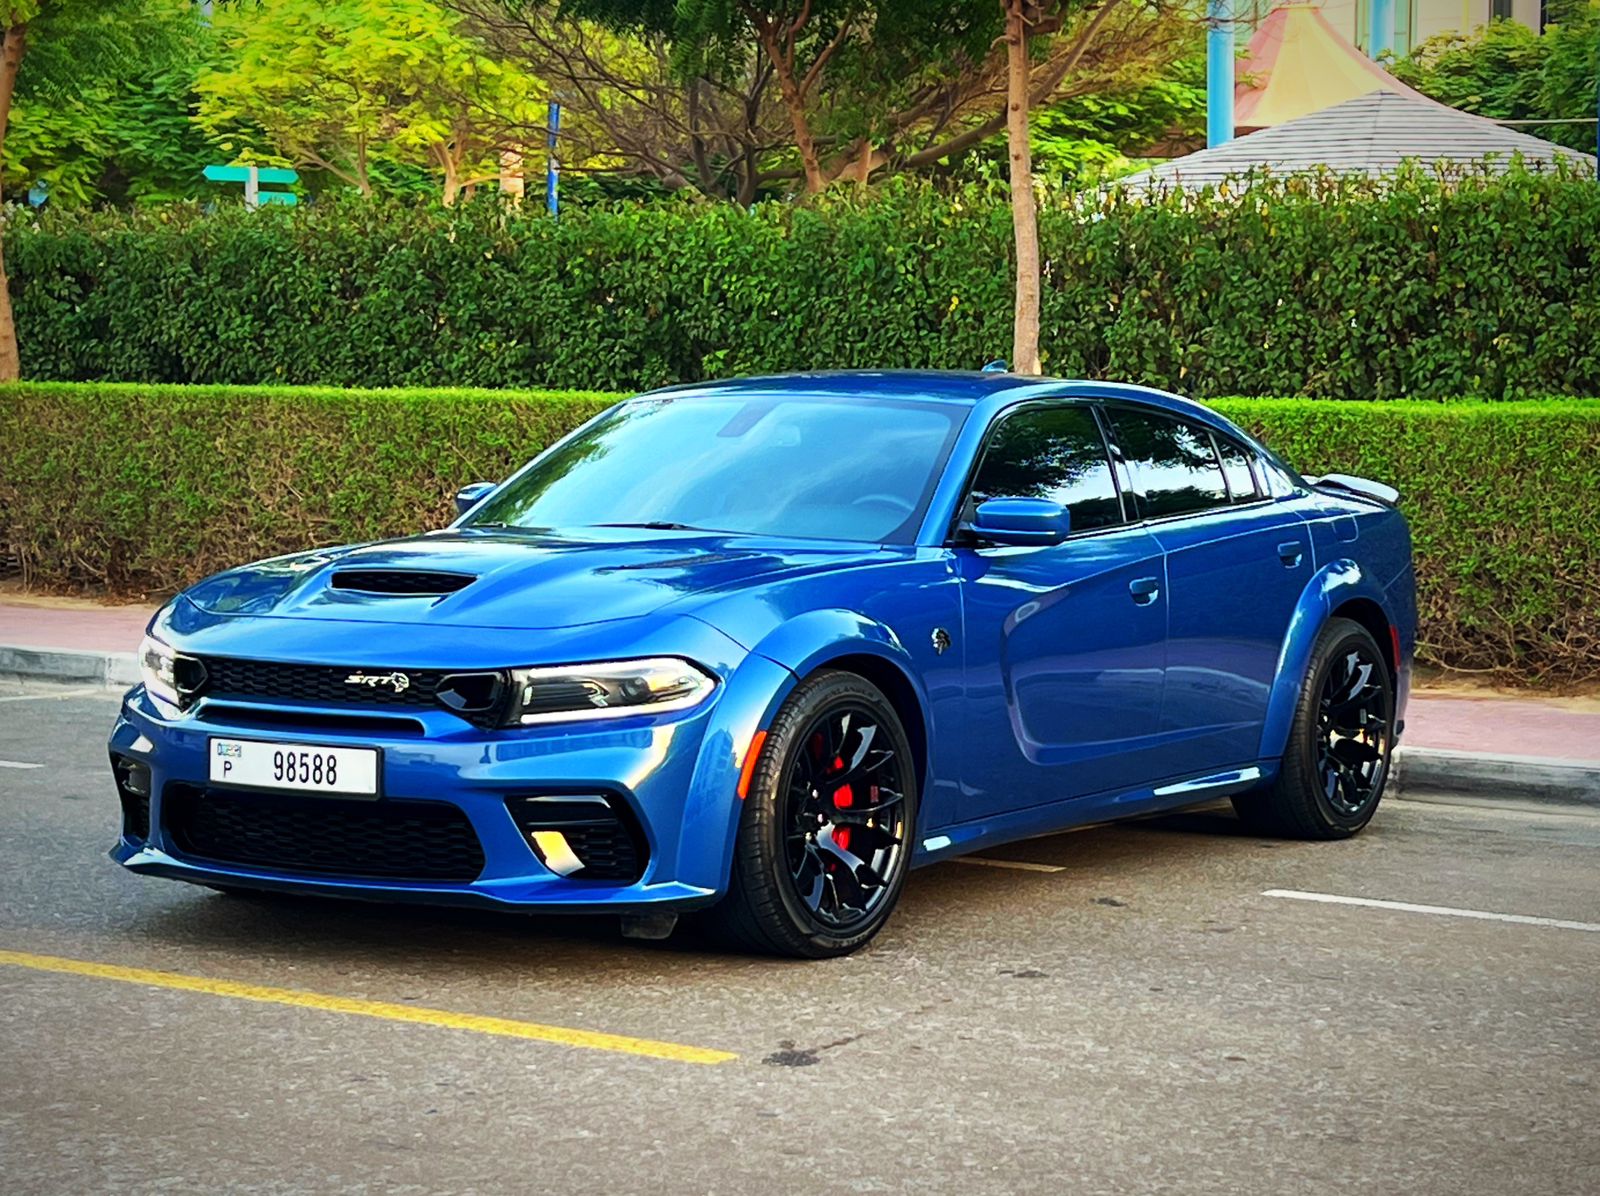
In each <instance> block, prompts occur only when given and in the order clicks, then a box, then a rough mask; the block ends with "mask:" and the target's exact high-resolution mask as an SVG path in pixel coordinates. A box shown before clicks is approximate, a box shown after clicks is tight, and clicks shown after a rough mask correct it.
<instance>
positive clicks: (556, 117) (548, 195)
mask: <svg viewBox="0 0 1600 1196" xmlns="http://www.w3.org/2000/svg"><path fill="white" fill-rule="evenodd" d="M560 131H561V105H560V104H559V103H557V102H556V101H555V100H551V101H550V138H549V141H548V146H549V150H550V161H549V164H548V165H547V166H546V168H545V174H544V206H545V207H546V208H548V209H549V210H550V215H552V216H559V215H560V214H561V193H560V187H561V161H560V159H559V158H557V157H556V134H557V133H559V132H560Z"/></svg>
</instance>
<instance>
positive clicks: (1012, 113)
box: [1000, 0, 1040, 374]
mask: <svg viewBox="0 0 1600 1196" xmlns="http://www.w3.org/2000/svg"><path fill="white" fill-rule="evenodd" d="M1000 6H1001V9H1002V10H1003V11H1004V13H1005V18H1006V33H1005V38H1006V92H1007V98H1006V141H1007V143H1008V145H1009V148H1010V153H1011V227H1012V231H1013V233H1014V234H1015V237H1016V245H1017V306H1016V315H1015V319H1014V321H1013V324H1012V332H1011V368H1012V370H1013V371H1014V372H1016V373H1018V374H1037V373H1039V372H1040V367H1039V213H1038V207H1037V204H1036V203H1035V201H1034V196H1033V150H1032V148H1031V147H1030V146H1029V144H1028V108H1029V97H1028V90H1029V84H1030V82H1031V77H1032V72H1031V71H1030V69H1029V62H1028V22H1027V16H1026V12H1025V9H1026V7H1027V0H1000Z"/></svg>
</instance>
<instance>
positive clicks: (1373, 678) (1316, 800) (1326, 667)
mask: <svg viewBox="0 0 1600 1196" xmlns="http://www.w3.org/2000/svg"><path fill="white" fill-rule="evenodd" d="M1393 746H1394V683H1393V680H1392V679H1391V677H1390V675H1389V665H1388V662H1387V661H1385V660H1384V658H1383V652H1382V650H1381V649H1380V648H1379V647H1378V642H1377V641H1376V640H1375V639H1373V638H1372V634H1371V633H1370V632H1369V631H1367V629H1366V628H1365V627H1363V626H1361V624H1359V623H1356V622H1353V621H1352V620H1350V619H1330V620H1329V621H1328V624H1327V626H1326V627H1324V628H1323V629H1322V631H1321V633H1320V634H1319V635H1318V636H1317V642H1316V645H1315V646H1314V647H1313V648H1312V651H1311V661H1310V664H1309V665H1308V667H1307V669H1306V675H1305V678H1304V680H1303V681H1302V682H1301V685H1300V694H1299V698H1298V701H1297V704H1296V706H1295V714H1294V722H1293V724H1292V726H1291V727H1290V730H1289V742H1288V743H1287V744H1286V745H1285V747H1284V752H1283V763H1282V765H1281V766H1280V768H1279V770H1278V775H1277V777H1276V779H1275V780H1274V781H1273V783H1272V785H1271V786H1269V787H1268V788H1266V789H1263V790H1260V791H1257V792H1254V793H1244V794H1240V795H1239V796H1238V797H1235V798H1234V799H1233V806H1234V809H1235V810H1237V811H1238V813H1239V817H1240V818H1241V819H1242V820H1243V821H1244V823H1245V825H1247V826H1249V827H1250V828H1251V829H1252V830H1256V831H1260V832H1263V833H1267V834H1274V835H1284V836H1288V837H1291V838H1296V839H1343V838H1347V837H1349V836H1350V835H1353V834H1355V833H1356V832H1357V831H1359V830H1360V829H1361V828H1362V827H1364V826H1366V825H1367V823H1368V822H1370V821H1371V820H1372V815H1373V814H1374V812H1376V810H1377V808H1378V802H1379V800H1380V799H1381V798H1382V797H1383V786H1384V782H1385V781H1386V780H1388V777H1389V753H1390V751H1391V749H1392V748H1393Z"/></svg>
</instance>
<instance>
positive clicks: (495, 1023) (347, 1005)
mask: <svg viewBox="0 0 1600 1196" xmlns="http://www.w3.org/2000/svg"><path fill="white" fill-rule="evenodd" d="M0 964H9V965H11V966H12V967H18V968H32V969H33V970H34V971H36V972H64V973H66V974H67V975H70V976H92V977H94V978H95V979H97V980H121V981H124V982H125V983H128V984H148V985H151V986H153V987H156V988H173V989H178V990H179V991H182V992H194V993H207V994H209V995H211V996H213V997H234V998H237V999H238V1000H241V1001H263V1002H266V1003H267V1004H270V1005H292V1006H295V1007H297V1008H300V1009H320V1010H323V1011H324V1012H326V1013H351V1014H356V1015H357V1016H360V1017H377V1018H383V1019H385V1020H387V1021H392V1022H414V1023H416V1024H418V1025H423V1026H443V1027H445V1028H446V1029H450V1030H471V1031H473V1032H474V1033H476V1034H499V1035H502V1036H504V1037H506V1038H531V1039H534V1040H536V1041H538V1042H554V1043H559V1044H560V1045H561V1046H569V1047H583V1048H585V1049H587V1050H593V1051H616V1052H619V1053H621V1054H624V1055H646V1056H649V1057H650V1058H652V1059H671V1060H673V1061H675V1062H678V1063H726V1062H728V1061H729V1060H730V1059H737V1058H738V1056H737V1055H734V1054H732V1053H731V1052H729V1051H713V1050H710V1049H708V1048H706V1047H696V1046H685V1045H684V1044H682V1043H677V1042H657V1041H655V1040H653V1039H649V1038H629V1037H627V1036H626V1035H623V1034H602V1033H600V1032H598V1031H594V1030H572V1029H568V1028H567V1027H565V1026H545V1025H540V1024H539V1023H538V1022H519V1021H513V1020H512V1019H510V1018H504V1017H484V1016H482V1015H481V1014H476V1013H452V1012H451V1011H449V1010H447V1009H418V1008H414V1007H413V1006H410V1005H397V1004H393V1003H392V1002H389V1001H364V1000H360V999H358V998H356V997H335V996H329V995H327V994H326V993H308V992H301V991H300V990H298V989H293V988H273V987H271V986H269V985H263V984H241V983H239V982H238V981H236V980H213V979H211V978H209V977H206V976H185V975H182V974H181V973H178V972H156V971H151V970H149V969H146V968H125V967H122V966H120V965H118V964H111V963H92V962H89V961H88V960H82V959H63V958H61V957H60V956H57V955H31V954H29V953H27V952H25V951H0Z"/></svg>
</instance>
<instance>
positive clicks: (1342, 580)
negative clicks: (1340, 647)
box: [1258, 557, 1394, 760]
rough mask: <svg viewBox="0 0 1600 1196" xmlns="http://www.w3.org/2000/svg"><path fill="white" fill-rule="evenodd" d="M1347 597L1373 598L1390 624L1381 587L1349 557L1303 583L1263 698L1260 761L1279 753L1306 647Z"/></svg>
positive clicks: (1307, 662)
mask: <svg viewBox="0 0 1600 1196" xmlns="http://www.w3.org/2000/svg"><path fill="white" fill-rule="evenodd" d="M1352 598H1366V599H1369V600H1370V601H1372V602H1375V603H1376V604H1377V605H1378V606H1379V607H1380V608H1381V609H1382V610H1383V612H1384V617H1385V618H1387V619H1389V620H1390V622H1391V624H1392V623H1393V621H1394V612H1393V611H1392V610H1391V605H1390V602H1389V599H1388V595H1387V594H1386V593H1385V591H1384V588H1383V587H1382V586H1381V585H1379V584H1378V582H1377V581H1376V579H1374V578H1373V577H1372V575H1371V574H1370V573H1368V572H1367V571H1366V570H1364V569H1362V568H1361V566H1360V565H1359V564H1357V563H1356V562H1355V561H1353V560H1350V559H1349V558H1347V557H1346V558H1341V559H1339V560H1334V561H1329V562H1328V563H1327V564H1326V565H1324V566H1323V567H1322V568H1321V569H1319V570H1317V572H1316V574H1315V575H1314V576H1313V577H1312V578H1311V580H1310V581H1308V582H1307V583H1306V587H1305V589H1304V590H1302V591H1301V593H1300V600H1299V601H1298V602H1297V603H1296V604H1295V608H1294V614H1293V615H1292V616H1291V617H1290V619H1289V630H1288V631H1287V633H1286V634H1285V635H1284V637H1283V647H1282V648H1281V649H1279V652H1278V668H1277V672H1276V674H1275V675H1274V677H1273V680H1272V692H1271V695H1270V696H1269V697H1268V699H1267V717H1266V721H1265V722H1264V723H1263V724H1262V728H1261V746H1260V750H1259V753H1258V754H1259V756H1260V758H1261V759H1263V760H1277V759H1279V758H1280V757H1282V755H1283V753H1284V749H1285V747H1286V746H1287V745H1288V742H1289V727H1290V724H1292V723H1293V722H1294V708H1295V703H1296V702H1298V701H1299V698H1300V685H1301V682H1302V681H1304V680H1305V675H1306V669H1307V667H1309V665H1310V663H1311V649H1312V647H1313V646H1314V645H1315V644H1316V642H1317V636H1318V635H1319V634H1320V633H1321V631H1322V629H1323V627H1325V626H1326V625H1327V622H1328V619H1329V618H1330V617H1332V614H1333V612H1334V611H1335V610H1337V609H1338V608H1339V607H1341V606H1343V605H1344V604H1345V603H1346V602H1349V601H1350V600H1351V599H1352Z"/></svg>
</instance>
